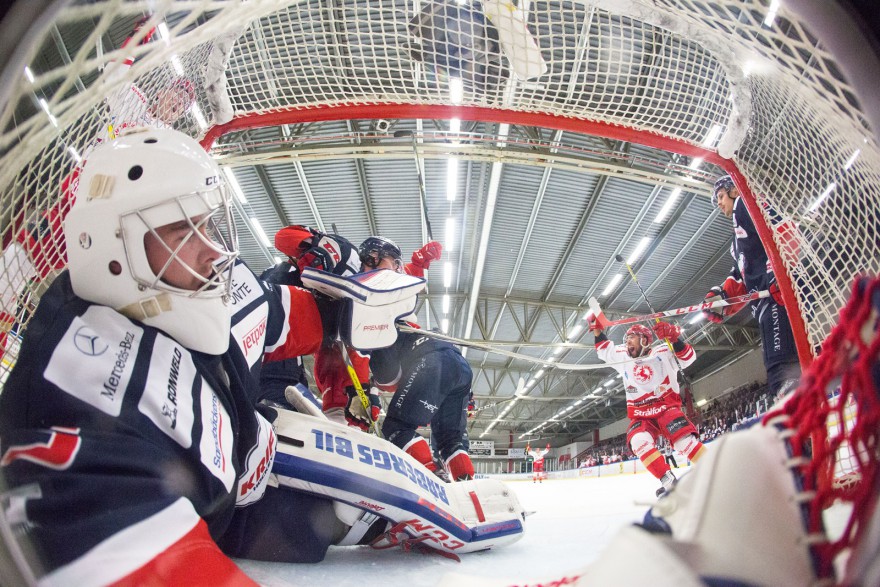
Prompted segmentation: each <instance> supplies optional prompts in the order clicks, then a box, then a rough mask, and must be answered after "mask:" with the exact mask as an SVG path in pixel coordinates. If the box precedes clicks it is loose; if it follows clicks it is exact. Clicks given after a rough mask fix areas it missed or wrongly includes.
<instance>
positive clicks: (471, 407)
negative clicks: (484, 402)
mask: <svg viewBox="0 0 880 587" xmlns="http://www.w3.org/2000/svg"><path fill="white" fill-rule="evenodd" d="M476 415H477V401H476V400H475V399H474V395H473V394H471V399H470V400H469V401H468V405H467V417H468V418H473V417H474V416H476Z"/></svg>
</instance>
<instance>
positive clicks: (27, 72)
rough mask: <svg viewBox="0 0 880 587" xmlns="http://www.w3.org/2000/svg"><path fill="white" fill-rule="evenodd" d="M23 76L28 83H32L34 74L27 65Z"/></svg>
mask: <svg viewBox="0 0 880 587" xmlns="http://www.w3.org/2000/svg"><path fill="white" fill-rule="evenodd" d="M24 76H25V77H26V78H27V79H28V81H29V82H31V83H34V72H32V71H31V68H30V67H28V66H27V65H25V66H24Z"/></svg>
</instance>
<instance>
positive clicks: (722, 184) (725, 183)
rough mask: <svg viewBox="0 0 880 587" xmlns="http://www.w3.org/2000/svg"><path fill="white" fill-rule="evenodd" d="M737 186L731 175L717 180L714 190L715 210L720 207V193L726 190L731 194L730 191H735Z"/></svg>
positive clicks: (713, 203) (713, 204)
mask: <svg viewBox="0 0 880 587" xmlns="http://www.w3.org/2000/svg"><path fill="white" fill-rule="evenodd" d="M735 187H736V185H734V183H733V178H732V177H730V176H729V175H725V176H723V177H719V178H718V179H716V180H715V187H714V188H713V189H712V207H713V208H715V207H717V206H718V192H720V191H721V190H724V191H725V192H727V193H730V190H732V189H734V188H735Z"/></svg>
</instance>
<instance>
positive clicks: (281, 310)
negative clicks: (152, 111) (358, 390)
mask: <svg viewBox="0 0 880 587" xmlns="http://www.w3.org/2000/svg"><path fill="white" fill-rule="evenodd" d="M64 230H65V237H66V238H67V241H68V242H69V243H70V247H69V249H68V255H69V258H70V264H69V271H67V272H64V273H62V274H61V275H60V276H59V277H58V278H57V279H56V280H55V282H54V283H53V284H52V285H51V286H50V288H49V290H48V291H47V292H46V294H45V295H44V296H43V298H42V300H41V302H40V304H39V306H38V308H37V310H36V313H35V315H34V317H33V320H32V322H31V324H30V326H29V328H28V330H27V333H26V335H25V339H24V342H23V345H22V348H21V353H20V356H19V360H18V363H17V365H16V366H15V368H14V370H13V371H12V373H11V374H10V376H9V379H8V381H7V382H6V385H5V387H4V390H3V394H2V395H0V445H2V447H3V449H4V452H3V456H2V461H0V465H2V467H3V472H4V474H5V475H4V477H5V480H6V481H7V482H8V483H9V484H10V486H11V487H12V491H13V492H15V493H16V495H18V496H19V497H17V498H15V499H17V500H20V501H19V502H18V503H19V504H20V507H17V508H16V511H17V512H18V514H16V516H14V520H13V524H15V525H16V528H17V531H18V532H19V533H21V534H26V535H27V536H29V537H30V539H31V540H32V541H33V542H34V543H35V544H36V545H37V547H38V548H39V549H40V552H41V553H42V554H43V556H44V557H45V559H44V562H45V569H46V572H47V575H46V576H44V577H41V581H43V582H46V583H47V584H48V583H52V584H71V585H74V584H105V583H117V582H121V583H126V584H128V583H130V584H136V583H138V584H139V583H156V584H158V583H161V584H186V583H191V582H192V581H197V582H206V583H213V584H237V585H240V584H252V583H251V582H250V581H249V579H247V577H245V576H244V575H243V574H242V573H241V571H240V570H238V568H237V567H236V566H235V565H234V564H233V562H232V561H231V560H230V559H229V558H227V557H228V556H232V557H241V558H253V559H258V560H274V561H287V562H314V561H319V560H321V559H322V558H323V556H324V553H325V551H326V549H327V547H328V545H329V544H330V543H331V540H332V539H333V535H334V533H336V532H337V530H338V524H337V521H336V517H335V515H334V512H333V507H332V504H331V502H330V501H328V500H326V499H324V498H318V497H314V496H310V495H306V494H302V493H298V492H293V491H291V490H289V489H283V488H276V487H270V486H269V476H270V475H269V471H270V469H271V467H272V463H273V460H274V456H275V450H276V444H277V443H276V436H275V433H274V431H273V429H272V426H271V425H270V423H269V422H268V421H267V420H266V419H265V418H264V417H263V416H262V415H261V414H260V413H258V412H256V411H255V410H254V407H253V404H252V399H251V398H252V397H253V396H254V395H255V394H256V393H258V392H257V391H256V390H255V388H256V387H257V386H258V381H259V369H260V365H261V359H262V357H263V355H264V353H268V355H269V357H270V358H274V359H284V358H287V357H293V356H299V355H305V354H309V353H311V352H314V351H315V350H316V349H317V346H318V345H319V343H320V340H321V322H320V316H319V314H318V310H317V306H316V304H315V302H314V299H313V297H312V294H311V293H310V292H308V291H306V290H303V289H298V288H292V287H279V286H275V287H272V288H271V289H270V288H267V287H265V286H263V285H262V284H261V282H260V281H259V280H258V279H257V278H256V276H254V275H253V273H251V272H250V271H249V270H248V269H247V267H246V266H245V265H244V264H243V263H241V262H240V261H237V256H238V251H237V248H236V244H235V240H236V239H235V231H234V222H233V219H232V215H231V205H230V196H229V195H228V193H227V191H226V188H225V186H224V184H223V182H222V179H221V174H220V170H219V168H218V167H217V165H216V163H215V162H214V161H213V160H212V159H211V158H210V157H209V156H208V154H207V153H206V152H205V151H204V150H203V149H202V148H201V147H200V146H199V144H198V143H197V142H195V141H194V140H192V139H191V138H189V137H187V136H186V135H183V134H181V133H178V132H176V131H172V130H157V129H154V130H147V129H143V130H141V131H138V132H134V133H130V134H128V135H126V136H124V137H122V138H120V139H117V140H115V141H112V142H108V143H105V144H103V145H100V146H99V147H97V148H96V149H95V151H94V152H93V153H92V155H91V156H90V157H89V160H88V162H87V163H86V164H85V166H84V167H83V171H82V177H81V182H80V189H79V192H78V193H77V198H76V201H75V204H74V206H73V208H72V210H71V211H70V213H69V215H68V217H67V219H66V222H65V226H64ZM59 512H65V513H64V514H60V513H59ZM108 560H112V561H113V564H106V563H107V561H108Z"/></svg>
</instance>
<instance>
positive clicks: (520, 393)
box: [474, 377, 526, 414]
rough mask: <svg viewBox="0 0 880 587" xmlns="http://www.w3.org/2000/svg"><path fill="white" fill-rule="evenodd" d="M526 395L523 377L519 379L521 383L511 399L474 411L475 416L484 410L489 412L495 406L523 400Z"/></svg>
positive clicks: (507, 398)
mask: <svg viewBox="0 0 880 587" xmlns="http://www.w3.org/2000/svg"><path fill="white" fill-rule="evenodd" d="M525 393H526V380H525V379H524V378H522V377H520V378H519V382H518V383H517V385H516V390H515V391H514V392H513V395H512V396H510V397H506V398H504V399H502V400H499V401H497V402H492V403H491V404H489V405H486V406H481V407H479V408H477V409H476V410H474V414H479V413H480V412H482V411H483V410H488V409H489V408H494V407H495V406H500V405H501V404H506V403H507V402H511V401H514V400H518V399H522V398H523V396H524V395H525Z"/></svg>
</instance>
